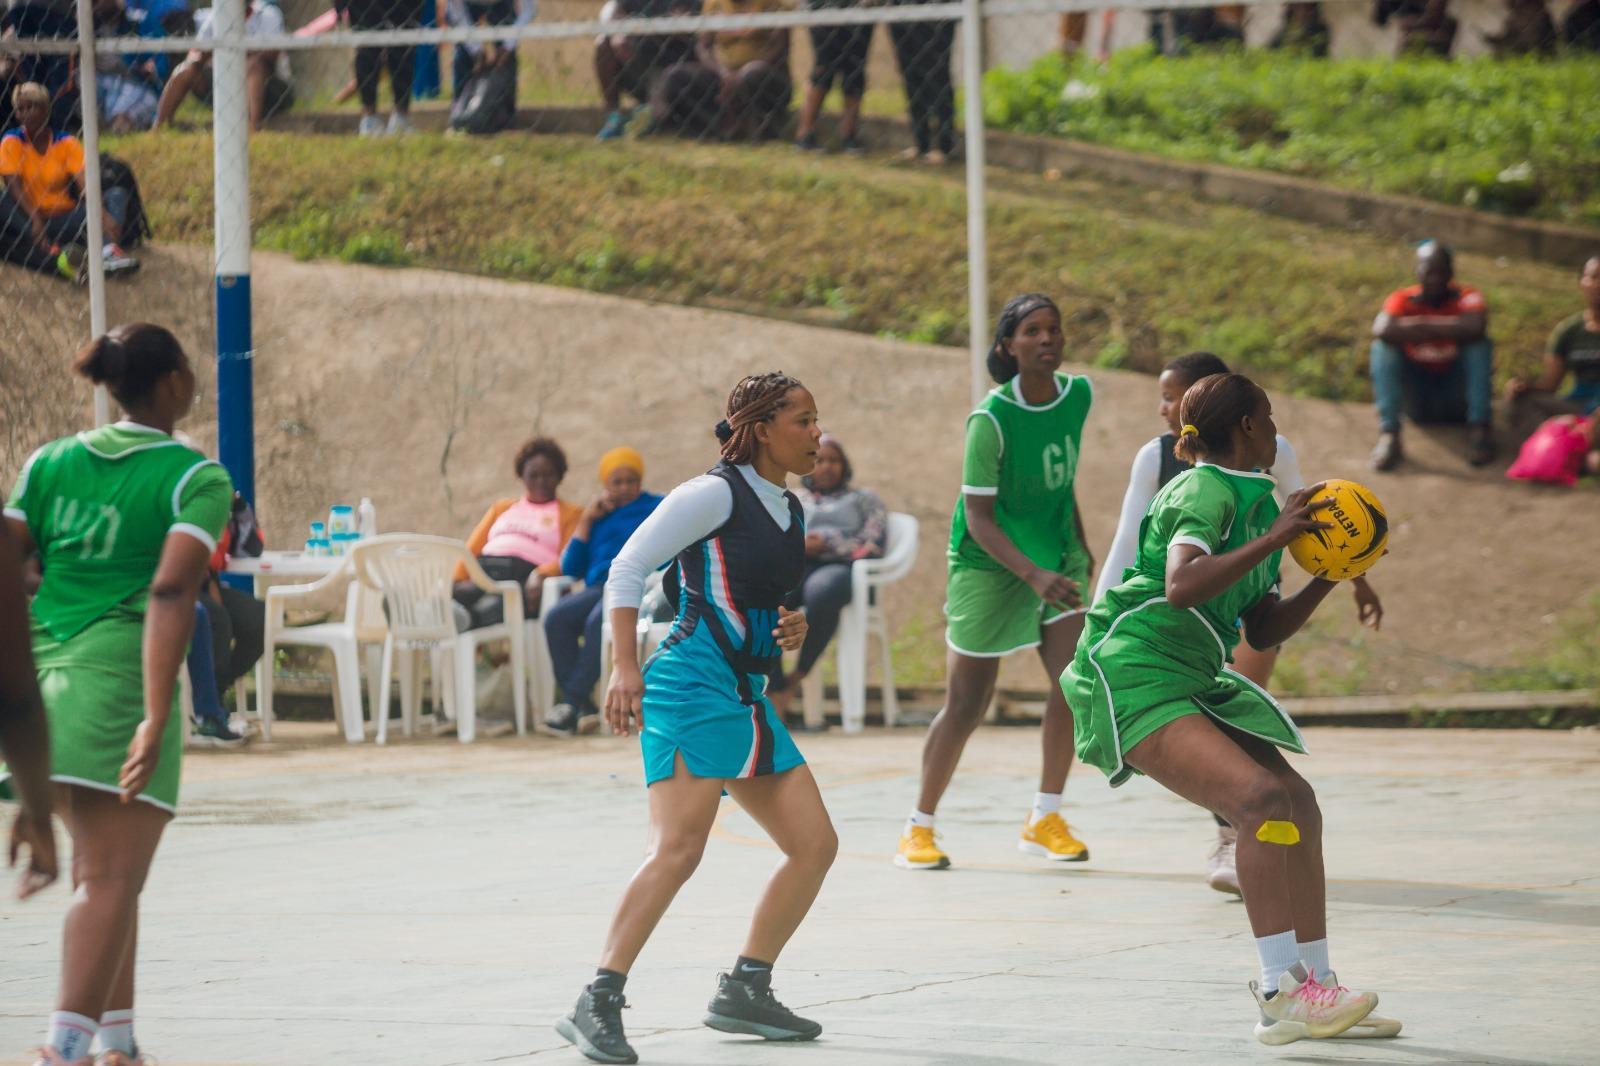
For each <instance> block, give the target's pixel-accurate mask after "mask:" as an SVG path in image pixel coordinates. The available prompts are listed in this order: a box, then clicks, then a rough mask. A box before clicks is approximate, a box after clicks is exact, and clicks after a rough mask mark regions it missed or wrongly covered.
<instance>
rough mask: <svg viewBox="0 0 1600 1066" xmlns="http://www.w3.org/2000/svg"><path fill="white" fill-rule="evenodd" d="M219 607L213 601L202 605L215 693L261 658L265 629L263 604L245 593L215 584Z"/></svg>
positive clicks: (265, 610) (226, 689)
mask: <svg viewBox="0 0 1600 1066" xmlns="http://www.w3.org/2000/svg"><path fill="white" fill-rule="evenodd" d="M217 592H218V594H220V595H221V597H222V608H221V609H220V610H219V609H218V608H217V604H216V601H214V600H210V599H208V600H207V602H206V620H207V621H209V622H210V623H211V648H212V651H211V653H212V655H213V656H215V658H216V664H217V694H218V695H221V694H222V693H224V692H227V691H228V687H229V686H230V685H232V684H233V683H234V682H235V681H237V680H239V679H240V678H241V677H243V676H244V675H245V674H246V673H247V672H249V670H250V668H251V667H252V666H254V665H255V664H256V661H257V660H258V659H260V658H261V651H262V648H263V646H264V641H265V638H266V628H267V607H266V604H264V603H262V602H261V601H260V600H258V599H256V598H255V597H254V596H252V595H250V594H249V593H247V592H240V591H239V590H238V589H236V588H232V587H230V586H228V585H223V584H220V583H219V584H218V586H217Z"/></svg>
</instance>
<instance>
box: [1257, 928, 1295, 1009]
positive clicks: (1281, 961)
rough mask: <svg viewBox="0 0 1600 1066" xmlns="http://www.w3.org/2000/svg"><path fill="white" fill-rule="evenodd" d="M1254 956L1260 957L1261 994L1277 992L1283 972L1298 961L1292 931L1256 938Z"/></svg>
mask: <svg viewBox="0 0 1600 1066" xmlns="http://www.w3.org/2000/svg"><path fill="white" fill-rule="evenodd" d="M1256 954H1258V955H1260V956H1261V994H1262V995H1270V994H1272V993H1273V992H1276V991H1277V990H1278V978H1280V977H1282V976H1283V971H1285V970H1287V969H1288V968H1289V967H1291V966H1293V965H1294V964H1295V963H1297V962H1299V961H1300V945H1299V944H1297V943H1295V939H1294V930H1293V929H1290V930H1287V931H1285V932H1282V933H1273V934H1272V935H1271V936H1258V937H1256Z"/></svg>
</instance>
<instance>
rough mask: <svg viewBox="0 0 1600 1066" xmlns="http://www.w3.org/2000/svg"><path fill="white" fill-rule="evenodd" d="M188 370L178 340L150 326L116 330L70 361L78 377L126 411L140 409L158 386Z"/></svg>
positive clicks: (95, 341)
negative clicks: (101, 389) (102, 389)
mask: <svg viewBox="0 0 1600 1066" xmlns="http://www.w3.org/2000/svg"><path fill="white" fill-rule="evenodd" d="M188 367H189V359H188V357H187V356H185V355H184V354H183V346H182V345H181V344H179V343H178V338H176V337H174V336H173V335H172V333H171V332H170V331H169V330H167V329H165V328H163V327H161V326H156V325H152V324H150V323H149V322H134V323H130V324H128V325H123V326H117V327H115V328H113V329H111V330H109V331H107V332H105V333H103V334H101V335H100V336H98V337H96V338H95V339H94V340H92V341H90V342H89V343H88V344H86V345H85V346H84V347H83V348H82V350H80V351H79V352H78V354H77V357H76V358H74V359H73V360H72V369H73V371H74V372H75V373H76V374H77V375H78V376H79V377H84V378H88V379H89V380H90V381H92V382H94V383H95V384H96V385H104V386H105V387H106V389H107V390H109V391H110V393H111V395H113V396H115V397H116V398H117V402H118V403H120V404H121V405H122V406H123V407H125V408H130V407H138V406H140V405H141V404H143V403H144V402H145V401H146V400H148V399H149V398H150V394H151V393H152V392H154V391H155V387H156V383H157V382H159V381H160V380H161V379H162V378H164V377H166V376H167V375H168V374H170V373H172V372H173V371H176V370H187V369H188Z"/></svg>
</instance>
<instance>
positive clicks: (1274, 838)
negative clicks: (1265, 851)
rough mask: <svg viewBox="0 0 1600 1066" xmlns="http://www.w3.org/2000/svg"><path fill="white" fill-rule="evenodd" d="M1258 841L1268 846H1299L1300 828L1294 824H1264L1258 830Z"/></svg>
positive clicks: (1267, 822)
mask: <svg viewBox="0 0 1600 1066" xmlns="http://www.w3.org/2000/svg"><path fill="white" fill-rule="evenodd" d="M1256 839H1257V840H1260V841H1262V842H1264V843H1267V844H1298V843H1300V827H1299V826H1297V825H1295V824H1294V823H1293V822H1273V821H1266V822H1262V823H1261V828H1260V829H1257V830H1256Z"/></svg>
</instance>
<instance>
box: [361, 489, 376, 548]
mask: <svg viewBox="0 0 1600 1066" xmlns="http://www.w3.org/2000/svg"><path fill="white" fill-rule="evenodd" d="M356 513H357V514H358V515H359V516H360V518H361V526H360V532H361V539H362V540H366V539H367V538H368V537H376V536H377V535H378V509H377V508H376V507H374V506H372V500H371V498H369V497H367V496H363V497H361V506H360V507H358V508H356Z"/></svg>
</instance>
